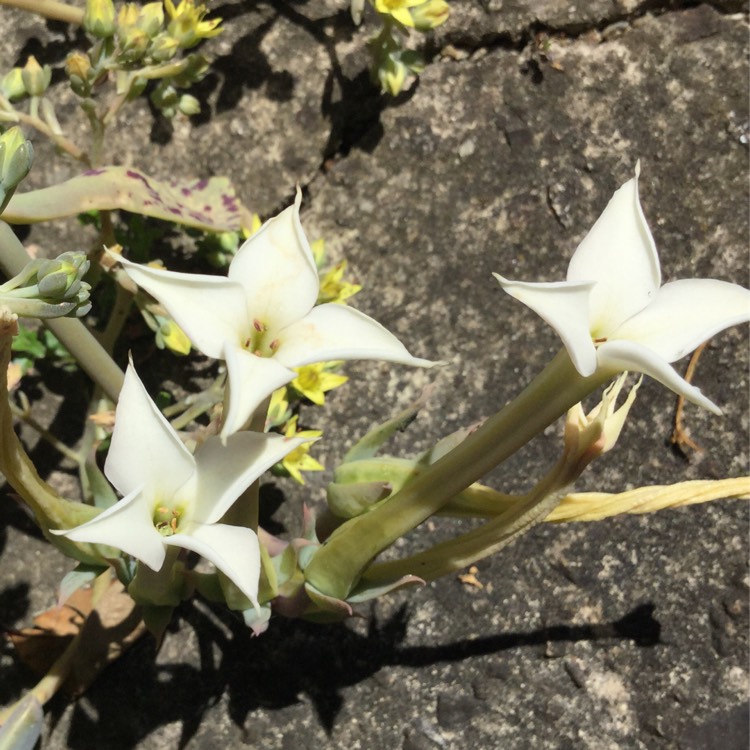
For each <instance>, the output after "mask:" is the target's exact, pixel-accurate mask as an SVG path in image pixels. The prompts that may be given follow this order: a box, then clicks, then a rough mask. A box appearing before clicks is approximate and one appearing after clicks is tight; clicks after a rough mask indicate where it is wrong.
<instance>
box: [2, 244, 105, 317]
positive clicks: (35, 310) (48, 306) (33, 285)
mask: <svg viewBox="0 0 750 750" xmlns="http://www.w3.org/2000/svg"><path fill="white" fill-rule="evenodd" d="M88 268H89V261H88V259H87V258H86V254H85V253H80V252H79V253H62V255H60V256H59V257H57V258H53V259H52V260H41V259H37V260H33V261H31V262H30V263H28V264H27V265H26V267H25V268H24V269H23V270H22V271H21V273H19V274H18V275H17V276H14V277H13V278H12V279H11V280H10V281H8V282H6V283H5V284H3V285H2V286H0V305H3V306H4V307H7V308H8V309H9V310H11V311H12V312H14V313H15V314H16V315H19V316H21V317H27V318H59V317H63V316H66V315H75V316H77V317H80V316H82V315H85V314H86V313H87V312H88V311H89V310H90V309H91V303H90V302H89V292H90V290H91V287H90V286H89V284H87V283H86V282H85V281H83V280H82V279H83V275H84V274H85V273H86V271H88Z"/></svg>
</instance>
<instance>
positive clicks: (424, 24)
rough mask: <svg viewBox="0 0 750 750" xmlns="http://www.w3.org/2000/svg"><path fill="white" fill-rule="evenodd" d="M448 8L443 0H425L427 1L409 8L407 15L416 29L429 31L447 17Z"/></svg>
mask: <svg viewBox="0 0 750 750" xmlns="http://www.w3.org/2000/svg"><path fill="white" fill-rule="evenodd" d="M449 13H450V8H449V7H448V3H446V2H445V0H427V2H424V3H422V4H421V5H417V6H415V7H413V8H409V15H411V20H412V21H413V22H414V28H415V29H417V31H429V30H430V29H434V28H435V27H436V26H440V24H441V23H445V21H446V20H447V19H448V15H449Z"/></svg>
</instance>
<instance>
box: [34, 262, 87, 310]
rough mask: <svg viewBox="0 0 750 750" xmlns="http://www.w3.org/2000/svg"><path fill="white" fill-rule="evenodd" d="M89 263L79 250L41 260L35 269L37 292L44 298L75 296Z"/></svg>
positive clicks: (70, 297) (80, 286)
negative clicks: (36, 269) (37, 268)
mask: <svg viewBox="0 0 750 750" xmlns="http://www.w3.org/2000/svg"><path fill="white" fill-rule="evenodd" d="M89 265H90V263H89V260H88V258H87V257H86V255H85V254H84V253H80V252H79V253H74V252H66V253H62V254H61V255H59V256H58V257H57V258H53V259H51V260H44V261H42V263H41V265H40V266H39V270H38V271H37V286H38V288H39V294H40V295H41V296H43V297H46V298H62V299H66V300H68V299H72V298H74V297H76V296H77V295H78V293H79V292H80V291H81V288H82V286H83V276H84V275H85V274H86V272H87V271H88V270H89Z"/></svg>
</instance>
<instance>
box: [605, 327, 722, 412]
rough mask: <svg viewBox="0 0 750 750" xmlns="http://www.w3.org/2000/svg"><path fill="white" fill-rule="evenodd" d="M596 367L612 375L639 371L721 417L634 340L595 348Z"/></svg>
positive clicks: (709, 402)
mask: <svg viewBox="0 0 750 750" xmlns="http://www.w3.org/2000/svg"><path fill="white" fill-rule="evenodd" d="M596 354H597V359H598V360H599V366H600V367H602V368H605V369H608V370H612V372H613V373H614V372H623V371H625V370H630V371H632V372H642V373H644V374H645V375H649V376H650V377H652V378H653V379H654V380H658V381H659V382H660V383H661V384H662V385H665V386H667V388H669V389H670V390H672V391H674V392H675V393H677V394H679V395H680V396H684V397H685V398H686V399H687V400H688V401H692V402H693V403H694V404H697V405H698V406H702V407H703V408H705V409H708V410H709V411H711V412H713V413H714V414H721V409H720V408H719V407H718V406H716V404H715V403H714V402H713V401H711V400H710V399H708V398H706V397H705V396H704V395H703V394H702V393H701V392H700V390H699V389H698V388H696V387H695V386H694V385H690V383H688V382H687V380H684V379H683V378H682V377H680V375H678V374H677V372H676V371H675V370H674V369H673V368H672V367H670V366H669V364H668V363H667V362H666V361H665V360H664V359H662V358H661V357H660V356H659V355H658V354H656V353H655V352H653V351H652V350H651V349H647V348H646V347H645V346H642V345H641V344H639V343H636V342H635V341H624V340H616V341H607V342H606V343H604V344H602V345H601V346H600V347H599V348H598V349H597V352H596Z"/></svg>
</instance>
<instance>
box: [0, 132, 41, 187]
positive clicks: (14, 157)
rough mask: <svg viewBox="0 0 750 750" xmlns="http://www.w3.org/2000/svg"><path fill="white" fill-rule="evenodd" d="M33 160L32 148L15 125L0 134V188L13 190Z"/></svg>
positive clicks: (27, 171)
mask: <svg viewBox="0 0 750 750" xmlns="http://www.w3.org/2000/svg"><path fill="white" fill-rule="evenodd" d="M33 160H34V149H33V147H32V145H31V142H30V141H27V140H26V138H25V137H24V135H23V131H22V130H21V128H19V127H18V126H17V125H14V126H13V127H12V128H8V130H6V131H5V132H4V133H3V134H2V135H0V189H2V190H3V191H5V192H6V193H7V192H8V191H11V190H13V189H14V188H15V187H16V185H18V183H19V182H21V180H22V179H23V178H24V177H26V175H27V174H28V173H29V170H30V169H31V164H32V162H33Z"/></svg>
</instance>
